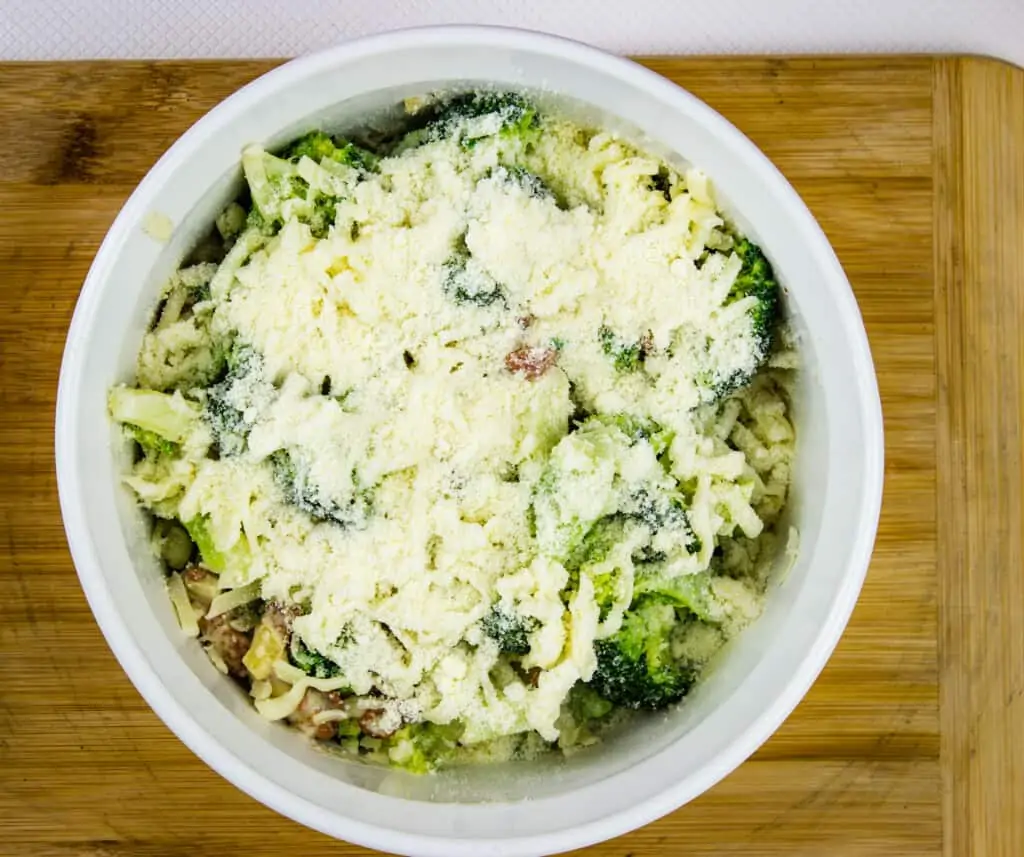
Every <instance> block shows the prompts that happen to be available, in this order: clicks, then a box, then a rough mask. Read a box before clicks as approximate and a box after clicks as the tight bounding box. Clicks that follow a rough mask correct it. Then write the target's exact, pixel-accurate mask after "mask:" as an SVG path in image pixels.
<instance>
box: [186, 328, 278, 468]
mask: <svg viewBox="0 0 1024 857" xmlns="http://www.w3.org/2000/svg"><path fill="white" fill-rule="evenodd" d="M272 388H273V385H272V384H271V383H270V382H269V381H267V380H266V379H265V378H264V377H263V360H262V358H261V357H260V355H259V353H258V352H256V351H255V350H254V349H252V348H250V347H249V346H248V345H244V344H242V343H239V342H235V343H234V344H233V345H232V346H231V348H230V349H228V351H227V354H226V357H225V367H224V375H223V377H222V378H221V380H220V381H218V382H217V383H216V384H213V385H212V386H210V387H209V388H207V390H206V406H205V407H204V408H203V419H204V420H206V423H207V425H209V426H210V429H211V431H212V432H213V436H214V439H215V440H216V441H217V445H218V447H219V451H220V454H221V455H237V454H239V453H241V452H242V451H243V450H244V449H245V443H246V437H247V436H248V434H249V430H250V429H251V428H252V422H251V415H250V416H248V417H247V416H246V409H247V404H248V403H249V402H250V400H251V399H252V397H253V396H255V395H257V394H258V393H266V392H268V391H269V390H270V389H272Z"/></svg>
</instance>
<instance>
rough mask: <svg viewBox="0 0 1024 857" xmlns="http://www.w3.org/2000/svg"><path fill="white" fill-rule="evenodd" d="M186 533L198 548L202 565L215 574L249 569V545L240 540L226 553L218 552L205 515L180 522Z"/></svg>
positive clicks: (250, 558)
mask: <svg viewBox="0 0 1024 857" xmlns="http://www.w3.org/2000/svg"><path fill="white" fill-rule="evenodd" d="M182 524H183V526H184V527H185V529H186V530H187V531H188V534H189V537H190V538H191V539H192V541H193V542H195V544H196V547H198V548H199V556H200V557H202V560H203V565H204V566H206V567H207V568H208V569H210V571H212V572H215V573H216V574H224V573H225V572H226V571H228V570H229V569H230V570H234V571H239V572H240V571H244V570H245V569H247V568H248V567H249V563H250V562H251V560H252V557H251V555H250V553H249V543H248V542H247V541H246V540H245V539H244V538H240V539H239V540H238V541H236V542H235V544H234V545H233V546H232V547H231V549H230V550H228V551H221V550H219V549H218V548H217V547H216V545H214V543H213V536H212V535H211V534H210V519H209V517H207V516H206V515H200V516H198V517H195V518H192V519H191V520H189V521H182Z"/></svg>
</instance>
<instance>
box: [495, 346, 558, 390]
mask: <svg viewBox="0 0 1024 857" xmlns="http://www.w3.org/2000/svg"><path fill="white" fill-rule="evenodd" d="M557 359H558V352H557V351H556V350H555V349H554V348H541V347H539V346H535V345H526V346H523V347H522V348H517V349H516V350H515V351H513V352H511V353H510V354H508V355H506V357H505V368H506V369H508V370H509V371H510V372H516V373H519V374H520V375H523V376H525V377H526V380H527V381H536V380H537V379H538V378H539V377H540V376H541V375H543V374H544V373H545V372H547V371H548V369H550V368H551V367H552V366H554V365H555V361H556V360H557Z"/></svg>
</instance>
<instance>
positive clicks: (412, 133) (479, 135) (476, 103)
mask: <svg viewBox="0 0 1024 857" xmlns="http://www.w3.org/2000/svg"><path fill="white" fill-rule="evenodd" d="M538 124H539V123H538V120H537V111H536V109H535V108H534V107H533V105H531V104H530V103H529V102H528V101H527V100H526V99H525V98H523V97H522V96H521V95H518V94H516V93H514V92H463V93H459V94H458V95H453V96H451V97H449V98H445V99H441V100H440V101H437V102H436V103H434V104H431V105H429V106H428V107H426V108H425V109H423V110H421V111H419V112H418V113H416V114H415V115H414V116H413V117H412V121H411V122H410V123H409V133H407V134H406V136H405V137H404V138H403V140H402V142H401V143H400V148H409V147H411V146H419V145H421V144H423V143H430V142H434V141H436V140H444V139H447V138H448V137H452V136H457V137H458V139H459V143H460V144H461V145H462V146H463V147H464V148H467V149H471V148H473V146H475V145H476V144H477V143H478V142H479V141H480V140H483V139H485V138H487V137H491V136H494V135H495V134H498V135H500V136H501V137H504V138H506V139H519V140H523V141H524V142H528V141H529V140H530V139H531V137H532V134H533V133H534V132H535V131H536V128H537V126H538Z"/></svg>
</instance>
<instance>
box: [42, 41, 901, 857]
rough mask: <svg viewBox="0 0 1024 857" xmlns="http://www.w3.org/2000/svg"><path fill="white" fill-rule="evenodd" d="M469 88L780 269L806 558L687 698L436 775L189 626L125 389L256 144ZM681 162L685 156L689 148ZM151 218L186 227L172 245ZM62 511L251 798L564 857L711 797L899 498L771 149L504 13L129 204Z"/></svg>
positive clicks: (395, 836) (316, 69) (412, 833)
mask: <svg viewBox="0 0 1024 857" xmlns="http://www.w3.org/2000/svg"><path fill="white" fill-rule="evenodd" d="M458 83H470V84H472V83H488V84H497V85H500V86H504V87H511V88H522V89H526V90H533V91H540V93H541V95H540V97H541V98H543V99H546V100H550V101H552V102H553V103H555V104H556V105H557V106H559V107H560V108H561V109H565V110H569V111H572V112H577V113H581V114H582V115H583V116H584V117H586V118H587V119H589V121H591V122H596V123H598V124H601V125H604V126H606V127H611V128H620V129H622V130H624V131H625V132H626V133H628V134H629V135H630V136H631V137H633V138H634V139H636V140H637V141H638V142H640V143H641V144H642V145H644V146H646V147H647V148H650V149H652V150H654V151H655V152H656V153H658V154H661V155H664V156H667V157H670V158H672V159H674V160H679V159H680V157H681V156H682V157H685V158H686V160H688V161H689V162H691V163H693V164H695V165H696V166H698V167H700V168H701V169H702V170H704V171H705V172H706V173H707V174H708V175H709V176H710V177H711V179H712V181H713V183H714V185H715V187H716V190H717V192H718V195H719V198H720V202H721V203H723V205H724V208H725V210H726V211H727V212H729V213H730V214H731V215H732V216H734V217H735V218H736V219H737V220H738V222H739V224H740V226H741V227H742V228H743V229H744V231H746V232H747V233H748V234H749V235H751V237H753V238H754V239H755V240H756V241H757V242H758V243H759V244H760V245H761V246H762V247H763V249H764V250H765V252H766V254H767V255H768V257H769V258H770V259H771V261H772V263H773V265H774V267H775V270H776V272H777V275H778V277H779V279H780V281H781V282H782V283H783V284H784V285H785V288H786V291H787V297H786V307H787V312H788V314H789V315H790V317H791V318H792V319H793V322H794V325H795V327H796V329H797V330H798V332H799V334H800V340H801V349H802V361H803V364H804V366H803V369H802V371H801V383H800V394H799V397H798V401H797V402H796V421H797V430H798V433H799V444H798V460H797V469H796V473H795V483H794V489H793V499H792V501H791V506H790V516H791V522H792V523H793V524H794V525H795V526H796V527H797V528H798V529H799V531H800V534H801V539H800V543H801V544H800V553H799V557H798V559H797V561H796V563H795V565H794V566H793V567H792V569H791V570H790V571H789V573H788V574H787V575H785V577H784V579H781V580H779V581H778V583H777V584H776V585H775V586H774V587H773V588H772V590H771V592H770V594H769V597H768V600H767V606H766V610H765V613H764V615H763V616H762V618H761V619H760V620H759V621H758V622H757V623H755V624H754V625H753V626H752V627H751V628H749V629H748V630H747V631H746V632H744V633H743V634H742V635H741V636H740V637H739V639H737V640H736V641H735V642H733V643H732V644H731V645H730V646H729V647H728V648H727V650H726V652H725V653H724V655H723V656H722V657H721V658H720V659H719V663H718V665H717V668H716V669H715V670H714V671H713V673H712V674H711V675H710V676H709V678H708V679H707V680H706V681H704V682H703V683H702V684H701V685H699V687H698V688H697V689H696V690H695V691H694V692H693V693H692V694H691V696H690V697H689V698H688V699H686V700H685V701H684V702H683V703H682V705H681V706H680V707H679V708H678V709H676V710H672V711H669V712H667V713H662V714H657V715H651V716H649V717H646V718H644V719H643V720H642V721H641V722H640V723H639V725H638V726H637V728H635V729H633V730H632V731H630V732H629V733H628V734H625V735H622V736H618V737H617V738H616V739H615V740H614V741H610V742H608V743H606V744H604V745H602V746H599V747H597V748H592V749H589V750H587V751H586V752H583V753H580V754H577V755H575V756H572V757H570V758H568V759H562V758H560V757H556V756H552V757H551V758H548V759H545V760H542V761H540V762H536V763H521V762H520V763H514V764H512V765H509V766H497V767H479V768H476V769H471V770H461V771H452V772H446V773H442V774H438V775H433V776H427V777H420V778H417V777H415V776H412V775H409V774H405V773H403V772H392V771H387V770H383V769H378V768H373V769H371V768H367V767H364V766H359V765H355V764H351V763H346V762H342V761H339V760H336V759H333V758H330V757H328V756H326V755H325V754H323V753H321V752H318V751H316V750H315V749H314V748H313V747H311V746H310V745H308V744H306V743H305V741H304V740H303V739H302V738H301V736H299V735H298V734H297V733H294V732H292V731H289V730H287V729H285V728H283V727H282V726H280V725H275V724H271V723H267V722H265V721H264V720H262V719H261V718H260V717H259V716H258V715H257V714H256V712H255V711H254V710H253V709H252V707H251V705H250V702H249V700H248V698H247V697H245V696H244V694H243V693H242V692H241V691H240V690H239V689H238V688H237V687H236V686H235V685H234V684H232V683H231V682H229V681H227V680H226V679H225V678H224V677H223V676H221V675H220V674H219V673H217V672H216V671H215V670H214V668H213V666H212V665H211V664H210V663H209V661H208V660H207V658H206V657H205V655H204V654H203V653H202V651H201V650H200V648H199V647H198V646H197V645H196V644H195V642H194V641H193V640H189V639H187V638H185V637H184V636H183V635H182V634H181V633H180V631H179V630H178V627H177V624H176V622H175V619H174V616H173V613H172V609H171V606H170V603H169V601H168V598H167V595H166V592H165V589H164V586H163V580H162V575H161V574H160V570H159V568H158V567H157V564H156V561H155V560H154V559H153V557H152V556H151V555H150V551H149V548H148V544H147V543H146V539H145V528H144V520H143V517H142V515H141V513H140V512H139V511H138V510H137V509H136V507H135V504H134V501H133V499H132V497H131V495H130V493H129V492H128V491H127V489H125V488H123V487H122V486H121V485H120V482H119V478H118V477H119V474H120V473H121V472H123V470H124V468H125V455H126V450H125V449H124V448H123V444H121V443H120V442H118V434H117V432H116V431H115V430H114V429H113V428H112V426H111V425H110V423H109V420H108V417H107V412H106V393H107V390H108V388H109V387H110V386H111V385H112V384H114V383H117V382H119V381H126V380H130V379H131V376H132V372H133V366H134V360H135V355H136V354H137V351H138V348H139V344H140V341H141V338H142V334H143V332H144V329H145V327H146V323H147V321H148V318H149V315H150V313H151V311H152V308H153V306H154V303H155V301H156V299H157V295H158V293H159V291H160V289H161V287H162V285H163V284H164V282H165V281H166V279H167V277H168V276H169V275H170V273H171V272H172V271H173V270H174V269H175V268H176V267H177V266H178V264H179V263H180V262H181V260H182V258H183V256H184V255H185V253H186V252H187V251H188V250H189V249H190V247H191V246H192V245H193V243H194V242H195V241H196V240H197V238H198V237H199V235H200V234H201V233H202V232H204V231H205V230H206V229H207V228H208V227H209V224H210V223H211V222H212V220H213V218H214V217H215V215H216V213H217V212H219V211H220V209H221V208H222V207H223V205H224V204H225V203H226V202H227V201H228V200H229V199H231V198H232V197H233V195H234V192H235V190H236V188H237V186H238V184H239V181H240V173H239V155H240V152H241V150H242V148H243V146H244V145H245V144H247V143H251V142H261V143H263V144H265V145H268V146H273V145H277V144H281V143H284V142H286V141H288V140H289V139H291V138H293V137H295V136H297V135H298V134H300V133H302V132H304V131H306V130H308V129H310V128H312V127H326V128H328V129H330V130H344V129H345V128H346V127H352V126H354V125H358V124H359V123H360V121H361V120H362V119H363V118H365V117H366V116H367V115H368V114H372V113H374V112H376V111H378V110H380V109H384V108H387V107H391V106H394V105H395V104H397V103H399V102H400V101H401V99H402V98H403V97H406V96H410V95H417V94H422V93H424V92H425V91H429V90H432V89H437V88H440V87H444V86H451V85H453V84H458ZM675 153H678V154H675ZM154 215H158V219H159V220H160V221H161V222H165V221H164V220H163V218H165V217H166V218H167V219H169V221H170V224H171V227H172V228H171V231H170V236H169V239H168V240H166V241H162V240H159V239H160V238H165V237H166V236H160V235H157V237H154V234H155V233H158V232H159V230H155V229H153V228H152V227H153V224H154V222H155V220H154ZM56 452H57V475H58V481H59V487H60V497H61V507H62V511H63V515H64V521H65V527H66V530H67V535H68V540H69V543H70V546H71V550H72V554H73V557H74V560H75V564H76V567H77V569H78V573H79V576H80V578H81V581H82V586H83V588H84V590H85V592H86V595H87V597H88V599H89V603H90V605H91V607H92V609H93V612H94V613H95V615H96V618H97V621H98V622H99V624H100V626H101V628H102V629H103V632H104V634H105V635H106V638H107V640H108V642H109V643H110V646H111V648H112V649H113V650H114V653H115V654H116V656H117V658H118V659H119V661H120V662H121V664H122V665H123V667H124V669H125V671H126V672H127V673H128V675H129V677H130V678H131V680H132V681H133V682H134V684H135V685H136V687H137V688H138V689H139V691H140V692H141V693H142V694H143V696H144V697H145V698H146V700H147V702H148V703H149V704H150V705H151V706H152V708H153V709H154V710H155V711H156V713H157V714H158V715H159V716H160V717H161V718H162V719H163V720H164V721H165V722H166V723H167V725H168V726H169V727H170V728H171V729H172V730H173V731H174V732H175V733H176V734H177V735H178V736H179V737H180V738H181V739H182V741H184V742H185V743H186V744H187V745H188V746H189V747H190V748H191V749H192V750H193V751H194V752H195V753H197V754H198V755H199V756H200V757H201V758H203V759H204V760H205V761H206V762H207V763H208V764H209V765H211V766H212V767H213V768H214V769H216V770H217V771H219V772H220V773H221V774H222V775H223V776H225V777H226V778H228V779H229V780H230V781H231V782H233V783H234V784H235V785H237V786H238V787H239V788H241V789H243V790H245V791H246V792H248V793H249V794H251V795H252V796H253V797H255V798H256V799H258V800H260V801H262V802H263V803H265V804H267V805H268V806H270V807H272V808H274V809H276V810H277V811H279V812H281V813H283V814H285V815H287V816H290V817H291V818H293V819H295V820H297V821H299V822H301V823H303V824H306V825H309V826H310V827H314V828H316V829H318V830H321V831H323V832H325V833H328V834H330V835H332V836H336V837H339V838H343V839H347V840H350V841H353V842H357V843H359V844H362V845H366V846H369V847H373V848H378V849H381V850H384V851H390V852H397V853H402V854H408V855H437V857H460V855H465V857H470V855H472V857H486V855H492V857H512V855H524V857H525V855H538V854H550V853H555V852H558V851H563V850H568V849H571V848H577V847H581V846H584V845H587V844H589V843H593V842H596V841H599V840H603V839H607V838H609V837H613V836H616V835H618V834H621V833H624V832H626V831H628V830H630V829H633V828H635V827H638V826H640V825H643V824H645V823H647V822H649V821H651V820H652V819H654V818H657V817H658V816H660V815H663V814H665V813H667V812H669V811H671V810H672V809H675V808H676V807H678V806H680V805H682V804H683V803H686V802H687V801H689V800H691V799H693V798H694V797H696V796H697V795H699V794H700V793H702V792H703V791H705V790H706V789H708V788H709V787H711V786H712V785H714V783H716V782H717V781H718V780H720V779H721V778H722V777H724V776H725V775H726V774H727V773H729V772H730V771H731V770H732V769H734V768H735V767H736V766H737V765H739V764H740V763H741V762H742V761H743V760H744V759H746V758H747V757H748V756H749V755H750V754H751V753H752V752H753V751H754V750H755V749H756V748H757V747H758V746H759V745H760V744H761V743H762V742H763V741H764V740H765V739H766V738H767V737H768V736H769V735H770V734H771V733H772V732H773V731H774V730H775V729H776V728H777V727H778V726H779V724H780V723H781V722H782V721H783V719H784V718H785V717H786V716H787V715H788V714H789V713H790V712H791V711H792V709H793V708H794V707H795V706H796V704H797V702H799V700H800V699H801V697H802V696H803V695H804V693H805V692H806V691H807V689H808V688H809V687H810V685H811V683H812V682H813V681H814V679H815V677H816V676H817V674H818V672H819V671H820V670H821V668H822V666H823V665H824V664H825V661H826V660H827V658H828V657H829V655H830V654H831V652H832V650H833V648H834V647H835V644H836V642H837V641H838V639H839V636H840V634H841V633H842V631H843V628H844V627H845V625H846V622H847V620H848V618H849V615H850V612H851V610H852V609H853V606H854V603H855V601H856V598H857V595H858V593H859V591H860V588H861V584H862V582H863V578H864V574H865V571H866V569H867V565H868V560H869V558H870V554H871V549H872V545H873V542H874V537H875V531H876V527H877V521H878V514H879V507H880V503H881V488H882V459H883V435H882V419H881V409H880V404H879V398H878V389H877V384H876V380H875V374H874V369H873V366H872V361H871V355H870V351H869V348H868V344H867V339H866V336H865V333H864V328H863V324H862V322H861V318H860V315H859V312H858V309H857V305H856V302H855V300H854V297H853V294H852V292H851V290H850V287H849V284H848V282H847V280H846V278H845V276H844V274H843V272H842V269H841V268H840V266H839V264H838V262H837V260H836V258H835V255H834V254H833V252H832V249H831V248H830V246H829V244H828V241H827V240H826V238H825V236H824V235H823V233H822V231H821V229H820V228H819V227H818V225H817V223H816V222H815V221H814V219H813V217H812V216H811V214H810V213H809V212H808V210H807V208H806V207H805V206H804V204H803V203H802V201H801V200H800V198H799V197H798V196H797V194H796V193H795V191H794V190H793V189H792V188H791V187H790V185H789V184H788V183H787V182H786V181H785V179H784V178H783V177H782V176H781V175H780V174H779V172H778V171H777V170H776V169H775V168H774V167H773V166H772V164H771V163H770V162H769V161H768V160H767V159H766V158H765V157H764V155H762V154H761V153H760V152H759V151H758V150H757V148H756V147H755V146H754V145H753V144H752V143H751V142H750V141H748V140H747V139H746V138H745V137H744V136H743V135H741V134H740V133H739V132H738V131H737V130H736V129H735V128H733V127H732V126H731V125H730V124H729V123H728V122H726V121H725V120H724V119H723V118H722V117H721V116H719V115H718V114H717V113H715V112H714V111H712V110H711V109H710V108H708V107H707V106H706V105H704V104H703V103H701V102H700V101H698V100H697V99H696V98H694V97H693V96H691V95H689V94H688V93H686V92H684V91H683V90H681V89H680V88H678V87H677V86H675V85H674V84H672V83H670V82H669V81H667V80H665V79H664V78H661V77H660V76H658V75H656V74H654V73H653V72H650V71H647V70H646V69H644V68H642V67H640V66H638V65H636V64H634V63H632V62H630V61H628V60H624V59H620V58H618V57H614V56H611V55H608V54H605V53H602V52H600V51H597V50H595V49H593V48H589V47H586V46H584V45H581V44H577V43H574V42H570V41H566V40H563V39H559V38H555V37H551V36H546V35H540V34H535V33H527V32H523V31H517V30H509V29H498V28H487V27H443V28H428V29H419V30H407V31H400V32H395V33H389V34H385V35H381V36H375V37H371V38H366V39H361V40H357V41H354V42H349V43H347V44H344V45H341V46H339V47H337V48H334V49H332V50H328V51H325V52H323V53H319V54H316V55H313V56H309V57H305V58H302V59H299V60H296V61H293V62H291V63H288V64H287V65H284V66H282V67H280V68H278V69H276V70H274V71H272V72H270V73H269V74H267V75H265V76H263V77H261V78H259V79H258V80H256V81H254V82H253V83H251V84H250V85H248V86H247V87H245V88H244V89H242V90H241V91H240V92H238V93H236V94H235V95H233V96H232V97H230V98H229V99H227V100H226V101H225V102H224V103H223V104H221V105H220V106H218V107H217V108H215V109H214V110H213V111H211V112H210V113H209V114H208V115H207V116H205V117H204V118H203V119H202V120H200V121H199V122H198V123H197V124H196V125H195V126H194V127H193V128H192V129H190V130H189V131H188V132H187V133H186V134H185V135H184V136H183V137H182V138H181V139H180V140H179V141H178V142H177V143H175V145H174V146H173V147H172V148H171V149H170V150H169V151H168V152H167V153H166V154H165V155H164V156H163V157H162V158H161V160H160V161H159V162H158V163H157V165H156V166H155V167H154V168H153V169H152V170H151V171H150V173H149V174H148V175H147V176H146V178H145V179H144V180H143V181H142V183H141V184H140V185H139V187H138V188H137V190H136V191H135V193H134V194H133V195H132V196H131V198H130V199H129V200H128V202H127V203H126V205H125V206H124V208H123V210H122V211H121V213H120V215H119V216H118V218H117V220H116V221H115V223H114V225H113V226H112V227H111V229H110V232H109V233H108V235H107V237H106V239H105V241H104V242H103V245H102V247H101V248H100V250H99V252H98V253H97V256H96V259H95V261H94V262H93V265H92V268H91V270H90V272H89V275H88V277H87V279H86V281H85V285H84V287H83V289H82V292H81V296H80V298H79V302H78V306H77V308H76V311H75V315H74V319H73V322H72V325H71V330H70V332H69V334H68V340H67V345H66V349H65V355H64V363H63V366H62V370H61V378H60V391H59V398H58V407H57V423H56Z"/></svg>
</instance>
